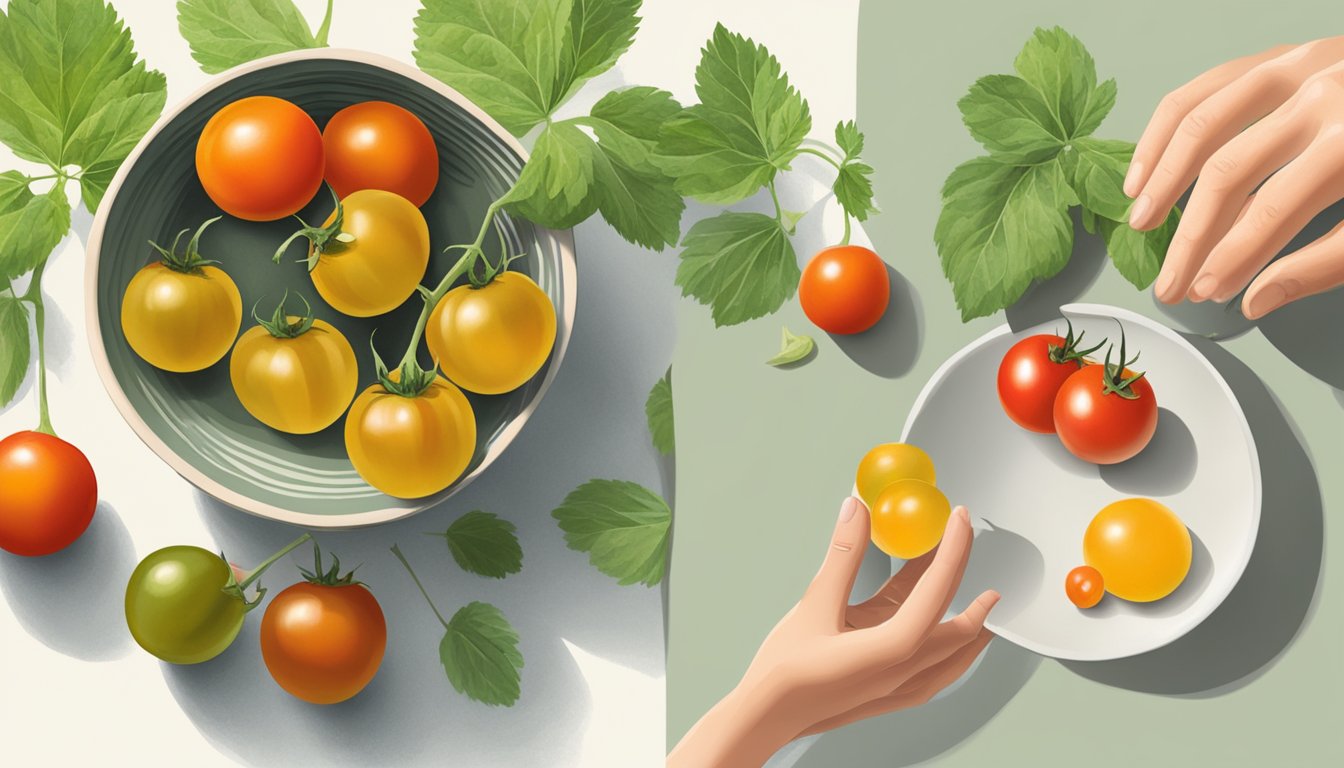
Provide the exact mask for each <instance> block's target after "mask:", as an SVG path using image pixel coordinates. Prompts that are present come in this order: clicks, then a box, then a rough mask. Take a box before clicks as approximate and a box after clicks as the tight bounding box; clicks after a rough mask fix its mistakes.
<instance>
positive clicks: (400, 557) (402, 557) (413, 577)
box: [392, 544, 448, 629]
mask: <svg viewBox="0 0 1344 768" xmlns="http://www.w3.org/2000/svg"><path fill="white" fill-rule="evenodd" d="M392 554H394V555H396V556H397V559H398V560H400V561H401V564H402V566H403V567H404V568H405V569H406V572H407V573H409V574H411V580H412V581H414V582H415V586H417V587H419V588H420V594H422V595H424V596H425V602H427V603H429V609H430V610H431V611H433V612H434V616H435V617H436V618H437V619H438V620H439V623H440V624H442V625H443V628H444V629H447V628H448V622H447V621H445V620H444V618H443V614H442V613H439V608H438V606H436V605H434V601H433V600H431V599H430V597H429V593H428V592H426V591H425V585H424V584H421V583H420V577H419V576H416V575H415V569H413V568H411V564H410V563H409V562H407V561H406V556H405V555H403V554H401V550H400V549H399V548H398V547H397V545H396V544H393V545H392Z"/></svg>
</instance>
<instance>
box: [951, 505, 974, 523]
mask: <svg viewBox="0 0 1344 768" xmlns="http://www.w3.org/2000/svg"><path fill="white" fill-rule="evenodd" d="M954 511H955V512H956V513H957V517H960V518H961V521H962V522H963V523H966V524H967V525H970V524H971V513H970V512H967V511H966V508H965V507H957V508H956V509H955V510H954Z"/></svg>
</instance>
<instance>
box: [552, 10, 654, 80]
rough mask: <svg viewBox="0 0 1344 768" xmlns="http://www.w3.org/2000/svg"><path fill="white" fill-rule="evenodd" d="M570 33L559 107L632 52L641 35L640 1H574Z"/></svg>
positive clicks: (570, 16)
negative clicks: (632, 47)
mask: <svg viewBox="0 0 1344 768" xmlns="http://www.w3.org/2000/svg"><path fill="white" fill-rule="evenodd" d="M572 3H573V5H572V7H571V8H570V12H569V28H568V30H567V34H568V39H569V44H568V45H566V46H565V48H564V55H563V62H564V64H563V68H562V69H563V72H562V76H561V79H562V81H563V82H565V84H566V85H565V87H564V89H563V90H564V94H563V95H562V96H561V98H560V103H564V101H565V100H566V99H567V98H569V96H570V95H572V94H573V93H574V92H576V91H577V90H578V89H579V88H580V87H581V86H582V85H583V83H584V82H586V81H587V80H588V79H589V78H593V77H596V76H598V75H600V74H602V73H603V72H606V71H607V70H608V69H611V67H612V66H613V65H614V64H615V63H616V60H617V59H619V58H620V57H621V55H622V54H624V53H625V52H626V51H627V50H629V48H630V44H631V43H633V42H634V40H635V33H636V32H637V31H639V16H638V15H637V14H638V13H639V6H640V4H641V0H572Z"/></svg>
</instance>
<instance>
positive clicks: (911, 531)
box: [871, 480, 952, 560]
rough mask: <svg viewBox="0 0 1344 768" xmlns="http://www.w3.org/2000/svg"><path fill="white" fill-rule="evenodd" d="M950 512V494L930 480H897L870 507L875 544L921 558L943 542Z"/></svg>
mask: <svg viewBox="0 0 1344 768" xmlns="http://www.w3.org/2000/svg"><path fill="white" fill-rule="evenodd" d="M951 514H952V505H951V504H949V503H948V501H947V497H946V496H944V495H943V492H942V491H940V490H938V489H937V488H936V487H935V486H933V485H932V484H931V483H926V482H924V481H923V480H897V481H896V482H894V483H892V484H891V485H888V486H887V487H886V488H883V489H882V492H881V493H879V494H878V496H877V503H875V504H873V506H872V508H871V515H872V523H873V525H872V537H873V543H874V544H876V545H877V548H878V549H880V550H882V551H883V552H886V553H887V554H888V555H891V556H892V557H899V558H901V559H903V560H909V559H911V558H914V557H919V556H920V555H922V554H924V553H925V552H928V551H929V550H931V549H933V548H934V547H936V546H938V542H939V541H942V539H943V529H944V528H946V527H947V518H948V517H949V516H951Z"/></svg>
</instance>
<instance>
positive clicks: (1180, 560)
mask: <svg viewBox="0 0 1344 768" xmlns="http://www.w3.org/2000/svg"><path fill="white" fill-rule="evenodd" d="M1192 550H1193V546H1192V543H1191V541H1190V531H1189V529H1187V528H1186V527H1185V523H1183V522H1181V519H1180V518H1179V517H1177V516H1176V513H1174V512H1172V511H1171V510H1170V509H1168V508H1167V507H1166V506H1165V505H1163V504H1159V503H1158V502H1156V501H1153V500H1152V499H1123V500H1121V501H1117V502H1115V503H1114V504H1109V505H1107V506H1106V507H1104V508H1103V509H1102V510H1101V511H1100V512H1098V513H1097V516H1096V517H1094V518H1092V522H1091V523H1089V524H1088V526H1087V531H1086V532H1085V533H1084V534H1083V562H1085V563H1087V564H1088V565H1090V566H1092V567H1093V568H1096V569H1097V570H1098V571H1099V572H1100V573H1101V576H1102V577H1103V578H1104V579H1105V580H1106V591H1107V592H1110V593H1111V594H1113V595H1115V596H1116V597H1118V598H1121V599H1123V600H1133V601H1134V602H1139V603H1147V602H1152V601H1153V600H1161V599H1162V598H1164V597H1166V596H1167V595H1169V594H1171V593H1172V592H1174V591H1175V590H1176V588H1177V587H1179V586H1180V585H1181V582H1182V581H1185V576H1186V574H1188V573H1189V572H1190V558H1191V554H1192Z"/></svg>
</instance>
